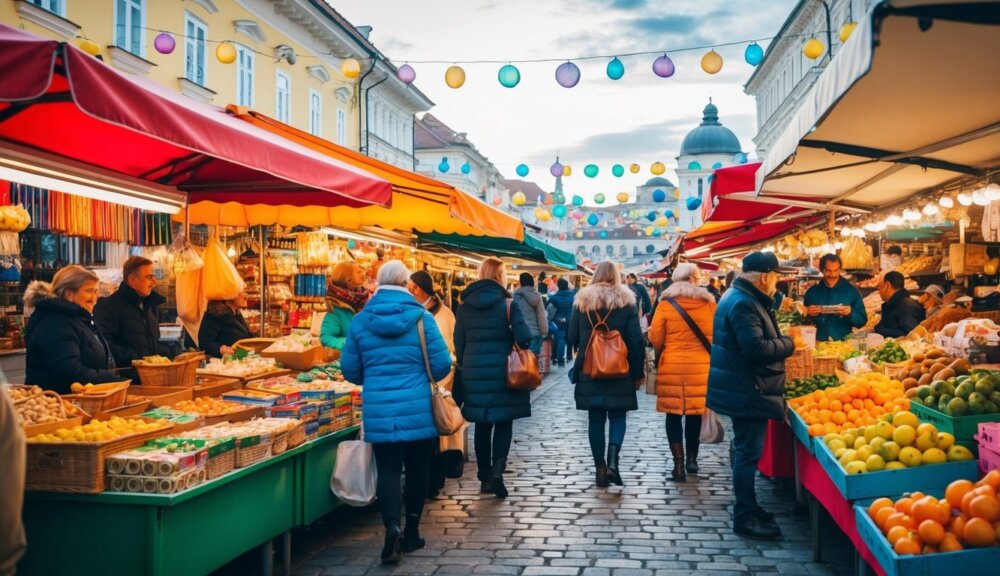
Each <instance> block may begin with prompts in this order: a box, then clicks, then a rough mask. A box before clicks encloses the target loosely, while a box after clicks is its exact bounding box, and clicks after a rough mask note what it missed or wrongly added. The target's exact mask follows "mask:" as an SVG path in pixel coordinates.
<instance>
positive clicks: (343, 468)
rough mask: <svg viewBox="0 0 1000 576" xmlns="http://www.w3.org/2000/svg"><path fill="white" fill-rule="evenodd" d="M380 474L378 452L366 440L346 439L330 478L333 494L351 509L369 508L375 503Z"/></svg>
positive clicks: (338, 447)
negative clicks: (376, 456) (376, 459)
mask: <svg viewBox="0 0 1000 576" xmlns="http://www.w3.org/2000/svg"><path fill="white" fill-rule="evenodd" d="M377 479H378V472H377V470H376V468H375V452H374V451H373V450H372V445H371V444H370V443H368V442H365V441H364V432H363V431H362V436H361V438H360V439H358V440H346V441H344V442H341V443H340V444H339V445H337V460H336V464H335V465H334V467H333V474H332V475H331V476H330V491H331V492H333V494H334V496H336V497H337V498H339V499H340V501H341V502H343V503H344V504H347V505H348V506H367V505H369V504H371V503H372V502H374V501H375V487H376V483H377Z"/></svg>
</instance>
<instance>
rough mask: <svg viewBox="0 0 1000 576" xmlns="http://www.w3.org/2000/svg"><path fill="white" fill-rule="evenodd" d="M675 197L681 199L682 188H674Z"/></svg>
mask: <svg viewBox="0 0 1000 576" xmlns="http://www.w3.org/2000/svg"><path fill="white" fill-rule="evenodd" d="M674 198H677V199H678V200H680V198H681V189H680V188H674Z"/></svg>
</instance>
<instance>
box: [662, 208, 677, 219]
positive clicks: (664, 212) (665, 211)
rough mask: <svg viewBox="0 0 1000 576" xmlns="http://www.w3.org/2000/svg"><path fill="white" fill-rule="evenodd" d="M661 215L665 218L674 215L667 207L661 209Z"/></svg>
mask: <svg viewBox="0 0 1000 576" xmlns="http://www.w3.org/2000/svg"><path fill="white" fill-rule="evenodd" d="M663 215H664V216H666V217H667V218H673V217H674V211H673V210H671V209H669V208H667V209H666V210H664V211H663Z"/></svg>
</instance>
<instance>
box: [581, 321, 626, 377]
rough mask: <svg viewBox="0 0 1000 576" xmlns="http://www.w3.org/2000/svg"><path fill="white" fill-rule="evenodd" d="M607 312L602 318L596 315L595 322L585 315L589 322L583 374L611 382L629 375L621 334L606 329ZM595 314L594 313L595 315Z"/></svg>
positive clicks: (623, 340)
mask: <svg viewBox="0 0 1000 576" xmlns="http://www.w3.org/2000/svg"><path fill="white" fill-rule="evenodd" d="M612 312H613V310H609V311H608V313H607V314H605V315H604V318H601V316H600V314H597V322H594V320H593V319H592V318H591V317H590V313H587V320H589V321H590V328H591V333H590V341H589V342H587V349H586V351H584V353H583V373H584V374H586V375H587V376H589V377H590V378H593V379H594V380H612V379H617V378H625V377H626V376H628V375H629V366H628V347H626V346H625V339H624V338H622V334H621V332H619V331H618V330H612V329H610V328H609V327H608V324H607V321H608V317H609V316H611V313H612ZM595 314H596V313H595Z"/></svg>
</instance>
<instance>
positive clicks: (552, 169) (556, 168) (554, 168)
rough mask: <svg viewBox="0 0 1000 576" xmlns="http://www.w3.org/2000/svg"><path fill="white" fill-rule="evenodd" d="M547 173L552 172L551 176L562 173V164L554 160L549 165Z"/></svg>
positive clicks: (557, 175)
mask: <svg viewBox="0 0 1000 576" xmlns="http://www.w3.org/2000/svg"><path fill="white" fill-rule="evenodd" d="M549 174H552V177H553V178H558V177H560V176H562V174H563V165H562V164H560V163H559V162H556V163H555V164H553V165H552V166H549Z"/></svg>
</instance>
